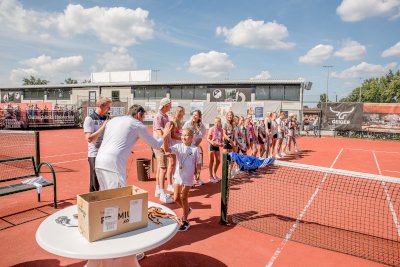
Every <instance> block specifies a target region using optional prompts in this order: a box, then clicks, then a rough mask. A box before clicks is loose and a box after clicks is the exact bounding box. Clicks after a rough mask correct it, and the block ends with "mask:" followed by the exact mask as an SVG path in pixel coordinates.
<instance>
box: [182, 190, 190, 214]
mask: <svg viewBox="0 0 400 267" xmlns="http://www.w3.org/2000/svg"><path fill="white" fill-rule="evenodd" d="M189 191H190V186H186V185H184V186H182V191H181V201H182V209H183V217H182V220H183V221H187V218H188V214H189V201H188V198H189Z"/></svg>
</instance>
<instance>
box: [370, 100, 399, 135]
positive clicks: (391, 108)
mask: <svg viewBox="0 0 400 267" xmlns="http://www.w3.org/2000/svg"><path fill="white" fill-rule="evenodd" d="M362 129H363V131H369V132H389V133H400V104H391V103H390V104H386V103H379V104H377V103H365V104H364V116H363V123H362Z"/></svg>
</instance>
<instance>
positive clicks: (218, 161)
mask: <svg viewBox="0 0 400 267" xmlns="http://www.w3.org/2000/svg"><path fill="white" fill-rule="evenodd" d="M214 156H215V163H214V178H215V179H217V180H220V178H219V177H218V176H217V172H218V168H219V165H220V164H221V152H219V151H215V154H214Z"/></svg>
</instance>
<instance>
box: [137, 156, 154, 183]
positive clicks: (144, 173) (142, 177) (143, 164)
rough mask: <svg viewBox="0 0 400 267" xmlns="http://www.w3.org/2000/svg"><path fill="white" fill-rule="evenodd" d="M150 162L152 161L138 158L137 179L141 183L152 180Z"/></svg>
mask: <svg viewBox="0 0 400 267" xmlns="http://www.w3.org/2000/svg"><path fill="white" fill-rule="evenodd" d="M150 162H151V159H147V158H138V159H137V160H136V170H137V178H138V180H139V181H148V180H150Z"/></svg>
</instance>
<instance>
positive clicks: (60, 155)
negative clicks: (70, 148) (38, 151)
mask: <svg viewBox="0 0 400 267" xmlns="http://www.w3.org/2000/svg"><path fill="white" fill-rule="evenodd" d="M78 154H87V151H84V152H76V153H69V154H56V155H52V156H46V157H41V158H43V159H47V158H55V157H63V156H70V155H78Z"/></svg>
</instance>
